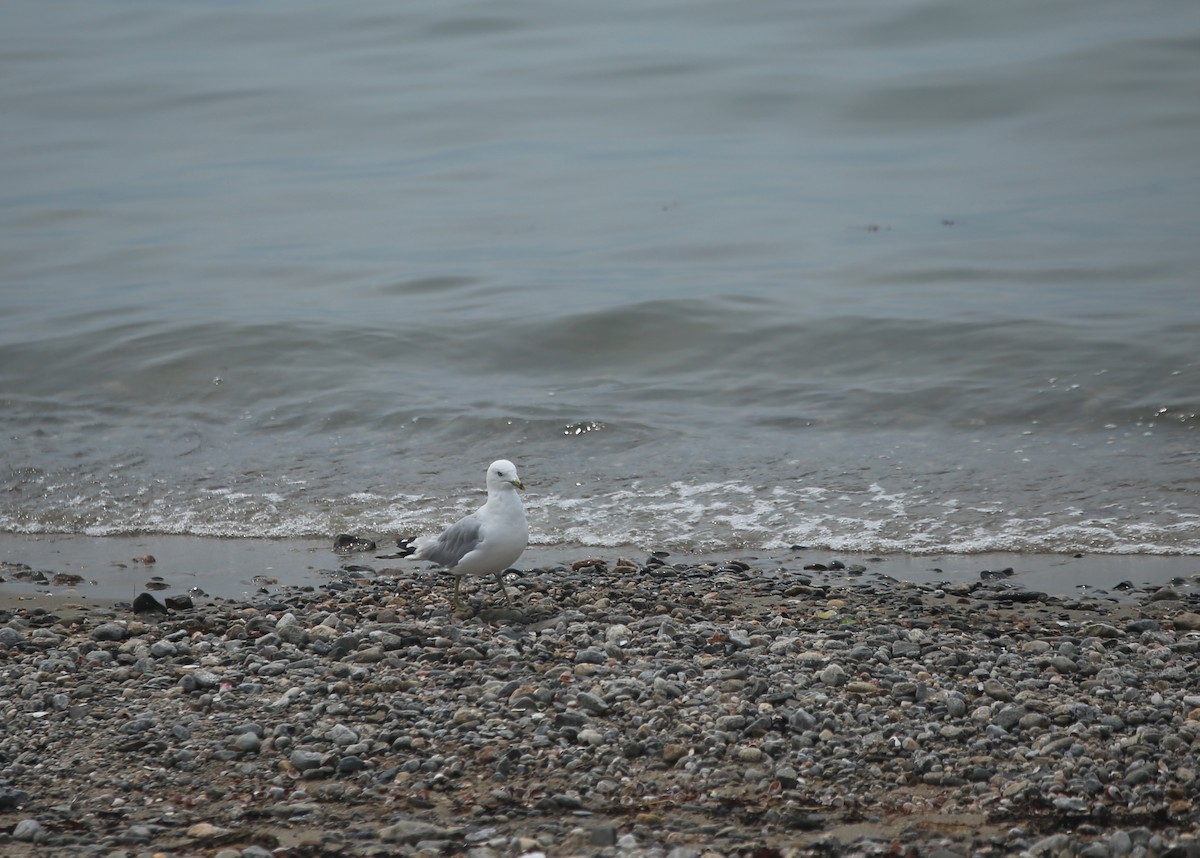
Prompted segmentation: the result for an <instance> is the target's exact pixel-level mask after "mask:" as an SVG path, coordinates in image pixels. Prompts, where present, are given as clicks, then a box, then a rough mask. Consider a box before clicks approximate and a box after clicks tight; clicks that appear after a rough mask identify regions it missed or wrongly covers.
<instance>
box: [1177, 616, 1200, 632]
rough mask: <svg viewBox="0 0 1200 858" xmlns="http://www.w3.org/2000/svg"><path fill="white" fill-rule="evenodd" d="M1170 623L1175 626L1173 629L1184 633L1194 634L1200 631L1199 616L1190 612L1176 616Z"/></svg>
mask: <svg viewBox="0 0 1200 858" xmlns="http://www.w3.org/2000/svg"><path fill="white" fill-rule="evenodd" d="M1171 622H1173V623H1174V624H1175V628H1177V629H1182V630H1184V631H1189V632H1194V631H1200V614H1197V613H1194V612H1192V611H1185V612H1184V613H1182V614H1176V615H1175V616H1174V617H1173V618H1172V619H1171Z"/></svg>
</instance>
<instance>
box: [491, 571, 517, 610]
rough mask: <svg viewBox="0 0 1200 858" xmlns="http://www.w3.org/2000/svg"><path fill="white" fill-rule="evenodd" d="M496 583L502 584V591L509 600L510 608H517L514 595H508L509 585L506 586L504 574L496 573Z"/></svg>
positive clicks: (507, 600)
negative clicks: (513, 598) (513, 599)
mask: <svg viewBox="0 0 1200 858" xmlns="http://www.w3.org/2000/svg"><path fill="white" fill-rule="evenodd" d="M496 583H497V584H499V585H500V592H501V593H503V594H504V601H506V602H508V606H509V607H510V608H515V607H516V605H514V604H513V601H512V597H511V596H509V595H508V587H506V586H504V576H503V575H502V574H501V573H499V572H497V573H496Z"/></svg>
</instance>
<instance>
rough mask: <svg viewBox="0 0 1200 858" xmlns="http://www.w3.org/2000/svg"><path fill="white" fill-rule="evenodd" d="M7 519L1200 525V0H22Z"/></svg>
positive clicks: (3, 396)
mask: <svg viewBox="0 0 1200 858" xmlns="http://www.w3.org/2000/svg"><path fill="white" fill-rule="evenodd" d="M0 20H2V21H3V28H2V30H3V34H2V35H0V76H2V77H0V79H2V80H3V81H4V83H3V84H2V85H0V116H2V117H3V133H2V134H0V429H2V430H3V441H2V444H3V457H2V460H3V471H2V472H0V475H2V476H3V479H4V485H3V488H4V491H3V492H2V493H0V533H8V534H80V535H89V536H108V535H145V534H150V535H168V534H179V535H188V536H239V537H243V536H267V537H291V538H306V539H307V538H314V539H322V540H323V539H326V538H328V537H330V536H332V535H333V534H335V533H338V532H342V531H355V532H365V533H371V534H382V535H391V534H396V533H404V532H410V531H413V530H421V529H427V528H431V527H435V526H438V525H440V524H444V523H446V522H448V521H449V520H451V519H452V518H453V517H455V516H458V515H460V514H462V513H463V512H465V511H467V510H468V509H470V508H471V507H473V506H474V505H477V504H478V503H479V502H480V500H481V498H482V483H483V474H484V470H485V468H486V466H487V464H488V463H489V462H490V461H491V460H493V459H495V458H499V457H507V458H511V459H513V460H514V461H515V462H516V463H517V465H518V467H519V469H520V471H521V474H522V476H523V477H524V479H525V481H526V483H527V484H528V485H529V492H528V497H527V502H528V506H529V511H530V520H531V530H532V537H533V541H534V543H535V544H536V545H537V546H542V547H554V546H564V547H566V546H580V545H582V546H625V545H635V546H642V547H645V548H658V547H665V548H668V549H670V550H673V551H681V550H682V551H696V552H720V551H733V550H746V549H754V550H758V549H765V550H780V549H786V548H787V547H788V546H791V545H796V544H803V545H806V546H815V547H820V548H824V549H829V550H832V551H861V552H915V553H930V554H931V553H938V552H958V553H972V552H989V551H990V552H995V551H1007V552H1087V553H1091V554H1096V553H1100V554H1200V432H1198V431H1197V427H1198V426H1200V417H1198V416H1197V415H1198V414H1200V241H1197V213H1198V211H1200V209H1198V205H1200V109H1198V108H1197V104H1198V102H1197V97H1196V93H1197V92H1198V91H1200V90H1198V89H1197V87H1198V85H1200V52H1198V51H1197V45H1198V44H1200V5H1197V4H1195V3H1194V2H1161V3H1155V4H1151V5H1144V4H1129V3H1124V2H1115V0H1114V1H1113V2H1088V3H1082V2H1078V3H1058V4H1044V3H1035V2H1018V3H1011V4H965V5H964V4H960V3H950V2H925V0H921V2H895V0H887V2H883V0H868V2H860V3H844V2H812V3H802V4H796V3H791V2H780V1H779V0H769V2H764V3H757V4H751V5H746V4H731V3H714V2H694V1H693V0H689V2H686V3H684V2H675V1H674V0H649V2H646V0H639V2H636V3H633V2H621V0H618V1H617V2H611V3H606V4H599V5H596V4H591V5H588V4H565V3H559V2H544V0H526V2H520V0H518V2H510V3H501V4H497V3H481V2H446V3H438V4H396V3H391V2H359V3H353V4H331V3H313V2H281V0H267V1H266V2H260V3H255V4H246V5H242V4H228V3H197V2H179V3H159V2H123V0H114V2H94V0H87V2H83V1H82V0H79V2H56V3H45V2H30V0H13V2H9V3H6V4H5V6H4V9H3V11H0Z"/></svg>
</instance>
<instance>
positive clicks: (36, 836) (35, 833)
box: [12, 819, 46, 843]
mask: <svg viewBox="0 0 1200 858" xmlns="http://www.w3.org/2000/svg"><path fill="white" fill-rule="evenodd" d="M12 836H13V839H14V840H21V841H24V842H26V843H31V842H34V841H38V842H40V841H42V840H44V839H45V837H46V829H44V828H42V824H41V823H40V822H38V821H37V820H36V819H22V820H21V821H20V822H18V823H17V824H16V825H15V826H13V830H12Z"/></svg>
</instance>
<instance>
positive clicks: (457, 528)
mask: <svg viewBox="0 0 1200 858" xmlns="http://www.w3.org/2000/svg"><path fill="white" fill-rule="evenodd" d="M482 541H483V529H482V528H481V527H480V525H479V522H478V521H477V520H475V519H474V518H472V517H470V516H468V517H467V518H464V519H463V520H462V521H460V522H457V523H456V524H452V525H450V526H449V527H448V528H446V530H445V531H444V532H443V533H442V534H441V535H440V536H437V537H434V538H433V539H432V540H430V541H429V542H428V543H426V544H425V545H422V546H421V550H420V552H419V555H420V557H421V559H422V560H429V561H431V562H433V563H436V564H438V565H439V566H445V567H446V568H447V569H453V568H454V567H455V566H457V565H458V561H460V560H462V559H463V558H464V557H466V556H467V555H468V554H470V553H471V552H472V551H474V550H475V549H476V548H477V547H478V546H479V543H480V542H482Z"/></svg>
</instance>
